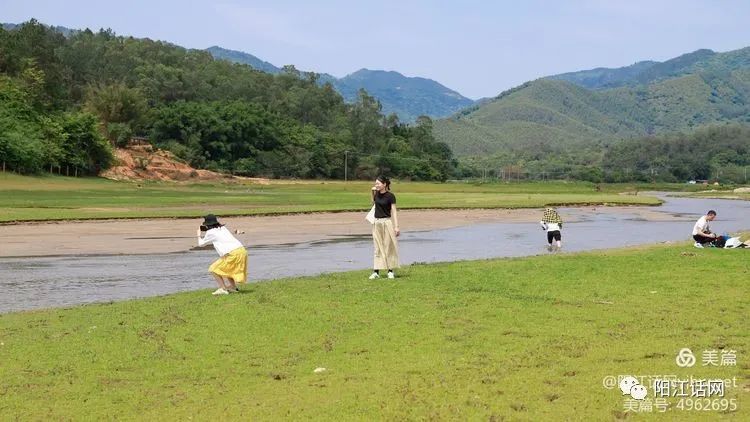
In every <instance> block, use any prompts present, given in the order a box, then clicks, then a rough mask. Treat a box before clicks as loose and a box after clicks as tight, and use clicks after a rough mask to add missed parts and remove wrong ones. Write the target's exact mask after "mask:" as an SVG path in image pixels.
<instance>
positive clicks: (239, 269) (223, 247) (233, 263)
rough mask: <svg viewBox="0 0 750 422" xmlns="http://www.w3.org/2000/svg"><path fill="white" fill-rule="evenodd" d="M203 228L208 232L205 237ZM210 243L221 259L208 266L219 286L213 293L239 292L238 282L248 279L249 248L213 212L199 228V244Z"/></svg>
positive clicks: (204, 219)
mask: <svg viewBox="0 0 750 422" xmlns="http://www.w3.org/2000/svg"><path fill="white" fill-rule="evenodd" d="M202 230H205V232H206V234H205V235H204V236H203V237H201V231H202ZM208 244H212V245H213V246H214V249H216V253H218V254H219V259H217V260H216V261H214V263H213V264H211V266H210V267H208V272H210V273H211V275H213V276H214V279H215V280H216V285H217V286H218V287H219V288H218V289H216V291H215V292H213V293H212V294H213V295H226V294H229V292H239V289H238V288H237V284H236V283H244V282H245V281H246V280H247V250H245V247H244V246H242V243H241V242H240V241H239V240H237V238H235V237H234V236H233V235H232V233H231V232H230V231H229V230H228V229H227V228H226V227H224V225H223V224H220V223H219V220H217V219H216V216H215V215H213V214H208V215H207V216H205V217H204V218H203V224H202V225H201V228H200V229H198V246H204V245H208Z"/></svg>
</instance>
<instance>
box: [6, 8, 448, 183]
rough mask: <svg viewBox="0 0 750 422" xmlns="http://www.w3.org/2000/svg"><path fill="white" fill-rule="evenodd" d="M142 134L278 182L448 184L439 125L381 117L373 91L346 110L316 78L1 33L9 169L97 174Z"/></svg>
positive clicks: (161, 47) (129, 44) (38, 32)
mask: <svg viewBox="0 0 750 422" xmlns="http://www.w3.org/2000/svg"><path fill="white" fill-rule="evenodd" d="M131 136H145V137H148V138H149V139H150V141H151V142H152V143H154V144H155V145H156V146H159V147H162V148H166V149H169V150H171V151H172V152H174V153H175V154H176V155H177V156H178V157H181V158H182V159H184V160H186V161H187V162H189V163H190V164H191V165H193V166H195V167H199V168H206V169H211V170H220V171H226V172H234V173H239V174H244V175H253V176H271V177H325V178H343V177H344V172H345V170H344V164H345V162H346V163H347V164H348V166H349V167H348V171H347V173H348V176H349V177H357V178H373V177H375V175H377V174H378V173H386V174H389V175H392V176H397V177H403V178H412V179H419V180H441V179H445V178H447V177H448V176H449V175H450V174H451V172H452V170H453V167H454V162H453V160H452V155H451V151H450V149H449V148H448V147H447V146H446V145H444V144H442V143H438V142H435V140H434V138H433V136H432V122H431V120H430V119H429V118H420V119H418V121H417V122H416V124H415V125H412V126H407V125H404V124H402V123H400V122H399V120H398V118H396V117H395V116H384V115H383V114H382V113H381V105H380V104H379V103H378V102H377V101H376V100H375V99H374V98H373V97H371V96H370V95H368V94H367V93H366V92H365V91H360V92H358V94H357V99H356V101H354V102H353V103H352V104H347V103H345V102H344V100H343V98H342V97H341V95H339V94H338V93H337V92H336V91H335V90H334V89H333V87H332V86H331V85H330V84H323V85H322V86H321V85H319V84H318V75H316V74H314V73H301V72H298V71H297V70H296V69H294V68H293V67H291V66H287V67H285V68H284V69H283V70H282V72H281V73H280V74H278V75H271V74H268V73H264V72H260V71H257V70H254V69H252V68H251V67H249V66H247V65H240V64H232V63H229V62H227V61H224V60H215V59H214V58H213V57H212V56H211V55H210V53H208V52H206V51H199V50H186V49H184V48H181V47H177V46H174V45H171V44H169V43H166V42H160V41H152V40H149V39H135V38H132V37H122V36H117V35H116V34H114V33H112V32H111V31H106V30H102V31H99V32H92V31H90V30H84V31H80V32H75V33H72V34H70V36H69V37H67V38H66V37H65V36H63V34H61V33H60V32H58V31H55V30H53V29H50V28H49V27H46V26H44V25H42V24H39V23H38V22H36V21H30V22H28V23H25V24H23V25H20V26H19V27H16V28H14V29H12V30H8V31H6V30H2V29H0V161H2V162H4V163H5V165H6V167H7V168H9V169H11V170H16V171H20V172H24V173H30V172H40V171H43V170H48V169H49V168H54V167H58V166H75V168H76V169H78V170H79V171H80V172H83V173H88V174H96V173H97V172H98V171H100V170H101V169H102V168H106V167H107V166H109V165H110V164H111V161H112V147H113V146H116V145H121V144H123V143H125V142H126V141H127V140H128V139H129V138H130V137H131Z"/></svg>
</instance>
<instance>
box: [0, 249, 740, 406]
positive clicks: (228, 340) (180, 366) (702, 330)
mask: <svg viewBox="0 0 750 422" xmlns="http://www.w3.org/2000/svg"><path fill="white" fill-rule="evenodd" d="M749 253H750V252H748V251H746V250H709V249H704V250H695V249H693V248H691V247H689V246H687V245H679V246H655V247H646V248H638V249H629V250H617V251H606V252H592V253H583V254H570V255H568V254H563V255H549V256H540V257H530V258H520V259H499V260H488V261H467V262H457V263H450V264H436V265H415V266H411V267H407V268H404V269H402V270H401V272H400V273H399V278H397V279H396V280H395V281H388V280H381V281H369V280H367V279H366V278H367V272H364V271H358V272H349V273H339V274H330V275H323V276H319V277H311V278H300V279H293V280H278V281H273V282H264V283H259V284H253V285H250V286H247V287H245V290H244V291H243V292H241V293H240V294H236V295H230V296H223V297H214V296H211V295H210V294H209V293H210V290H204V291H196V292H190V293H180V294H175V295H171V296H164V297H157V298H150V299H145V300H133V301H127V302H119V303H112V304H102V305H89V306H81V307H76V308H71V309H57V310H46V311H33V312H24V313H15V314H6V315H0V362H2V365H0V415H3V416H2V419H6V420H14V419H23V420H70V419H90V420H100V419H124V420H134V419H138V420H162V419H169V420H186V419H198V420H222V419H235V420H276V419H292V420H299V419H316V420H372V419H376V420H379V419H387V420H405V419H419V420H425V419H432V420H531V421H539V420H615V419H623V418H633V417H640V416H649V415H644V414H639V415H635V414H629V413H627V412H625V411H624V399H623V396H622V394H621V393H620V392H619V390H617V389H606V388H604V386H603V380H604V379H605V377H608V376H618V375H628V374H630V375H639V376H640V375H657V374H658V375H671V374H674V375H676V376H677V377H678V378H679V379H683V378H689V377H690V376H693V377H695V378H712V379H713V378H722V379H723V378H736V382H737V385H738V386H737V387H736V388H729V389H728V390H727V392H726V394H725V398H726V399H727V400H729V399H735V403H736V404H737V405H738V408H737V409H736V410H734V411H731V412H730V411H724V412H717V411H709V412H706V411H697V410H692V411H688V410H679V409H677V408H676V405H677V399H676V398H672V399H669V401H670V403H671V404H672V406H673V409H672V410H670V411H668V412H666V413H658V412H657V411H656V410H654V411H653V413H651V414H650V416H651V418H650V419H658V420H675V421H677V420H680V421H682V420H716V419H720V418H721V419H728V420H737V421H741V420H750V330H748V320H747V318H748V315H750V301H748V298H750V284H748V279H749V278H750V277H749V276H750V274H748V273H749V271H750V260H748V254H749ZM209 285H210V282H209V279H208V277H207V279H206V287H207V288H208V287H209ZM19 300H22V298H19ZM683 347H689V348H691V349H692V350H693V351H694V352H695V353H696V354H698V360H699V362H700V361H701V357H700V353H701V351H703V350H717V351H720V350H724V351H730V350H732V351H735V352H736V356H737V365H736V366H716V367H709V366H702V365H701V364H698V365H696V366H695V367H693V368H679V367H678V366H677V365H676V363H675V356H676V354H677V352H678V351H679V350H680V349H681V348H683ZM318 367H324V368H326V369H327V370H326V371H325V372H322V373H314V372H313V371H314V370H315V368H318ZM649 394H651V393H649Z"/></svg>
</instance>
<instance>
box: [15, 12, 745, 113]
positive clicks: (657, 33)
mask: <svg viewBox="0 0 750 422" xmlns="http://www.w3.org/2000/svg"><path fill="white" fill-rule="evenodd" d="M31 18H35V19H37V20H38V21H40V22H42V23H46V24H50V25H60V26H65V27H68V28H73V29H83V28H91V29H92V30H97V29H99V28H111V29H112V30H114V31H115V32H116V33H117V34H119V35H132V36H134V37H138V38H151V39H156V40H164V41H169V42H171V43H174V44H177V45H181V46H183V47H188V48H200V49H203V48H208V47H210V46H213V45H218V46H220V47H223V48H228V49H231V50H239V51H244V52H247V53H250V54H252V55H254V56H257V57H258V58H260V59H262V60H265V61H268V62H270V63H272V64H274V65H276V66H279V67H281V66H283V65H286V64H294V65H295V66H296V67H297V68H298V69H301V70H306V71H315V72H320V73H330V74H332V75H334V76H337V77H342V76H345V75H347V74H349V73H352V72H355V71H357V70H358V69H361V68H367V69H380V70H394V71H397V72H400V73H402V74H404V75H406V76H420V77H424V78H430V79H434V80H436V81H438V82H440V83H442V84H443V85H445V86H447V87H448V88H451V89H453V90H456V91H458V92H459V93H461V94H462V95H464V96H467V97H469V98H472V99H478V98H481V97H492V96H495V95H497V94H499V93H500V92H502V91H504V90H506V89H509V88H512V87H514V86H517V85H519V84H521V83H523V82H525V81H528V80H532V79H536V78H539V77H542V76H548V75H553V74H557V73H564V72H571V71H577V70H584V69H591V68H595V67H621V66H627V65H630V64H633V63H635V62H637V61H641V60H657V61H663V60H668V59H670V58H673V57H676V56H679V55H681V54H684V53H688V52H691V51H695V50H697V49H699V48H709V49H712V50H714V51H729V50H735V49H738V48H743V47H748V46H750V23H749V22H750V1H747V0H677V1H673V0H663V1H659V0H600V1H596V0H560V1H554V0H547V1H538V0H527V1H505V0H496V1H492V0H486V1H477V0H461V1H458V0H456V1H440V0H434V1H427V0H413V1H409V0H400V1H394V0H371V1H360V0H317V1H301V0H298V1H292V0H271V1H268V0H267V1H240V0H216V1H191V0H185V1H176V0H164V1H159V0H151V1H143V0H130V1H122V0H120V1H107V0H97V1H92V0H66V1H59V0H39V1H36V0H0V22H6V23H21V22H24V21H27V20H29V19H31Z"/></svg>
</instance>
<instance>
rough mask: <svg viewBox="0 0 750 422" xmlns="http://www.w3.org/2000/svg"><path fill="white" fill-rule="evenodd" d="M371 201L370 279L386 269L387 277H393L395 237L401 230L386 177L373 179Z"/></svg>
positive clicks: (377, 276) (395, 250)
mask: <svg viewBox="0 0 750 422" xmlns="http://www.w3.org/2000/svg"><path fill="white" fill-rule="evenodd" d="M372 201H373V202H374V204H375V222H374V223H373V225H372V243H373V245H374V246H375V260H374V264H373V271H372V274H370V280H373V279H376V278H380V270H388V278H395V275H394V274H393V270H394V269H395V268H398V267H399V262H398V242H397V241H396V238H397V237H398V236H399V235H400V234H401V231H400V230H399V228H398V215H397V213H396V195H394V194H393V193H391V181H390V180H389V179H388V178H387V177H385V176H378V178H377V179H375V187H373V188H372Z"/></svg>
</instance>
